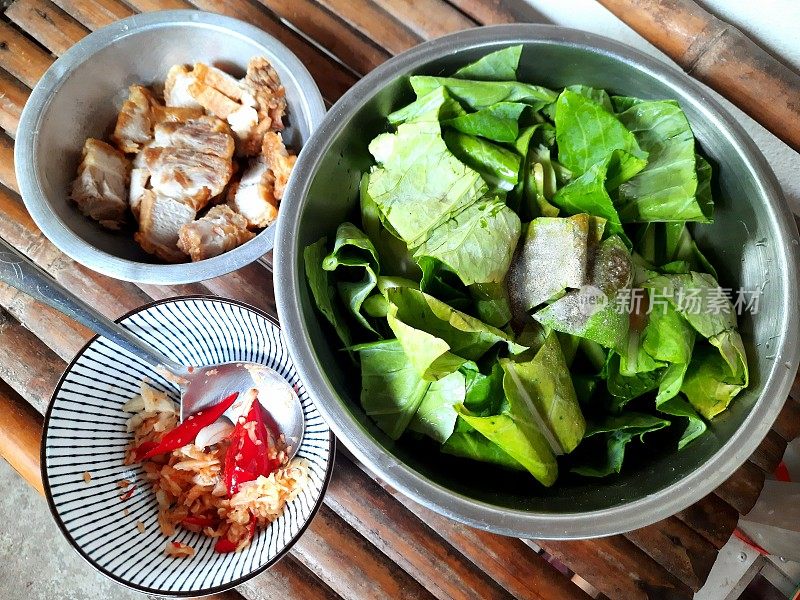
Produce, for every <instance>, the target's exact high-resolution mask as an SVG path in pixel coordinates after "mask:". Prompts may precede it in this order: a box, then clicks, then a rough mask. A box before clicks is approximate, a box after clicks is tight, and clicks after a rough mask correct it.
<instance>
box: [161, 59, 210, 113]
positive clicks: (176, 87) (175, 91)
mask: <svg viewBox="0 0 800 600" xmlns="http://www.w3.org/2000/svg"><path fill="white" fill-rule="evenodd" d="M196 81H197V80H196V78H195V76H194V75H193V74H192V70H191V69H190V68H189V67H187V66H186V65H174V66H173V67H172V68H171V69H170V70H169V71H167V79H166V81H165V82H164V102H165V103H166V105H167V106H169V107H182V108H203V107H202V106H201V105H200V103H199V102H198V101H197V100H196V99H195V97H194V96H193V95H192V94H191V93H190V92H189V87H190V86H191V85H192V84H193V83H195V82H196Z"/></svg>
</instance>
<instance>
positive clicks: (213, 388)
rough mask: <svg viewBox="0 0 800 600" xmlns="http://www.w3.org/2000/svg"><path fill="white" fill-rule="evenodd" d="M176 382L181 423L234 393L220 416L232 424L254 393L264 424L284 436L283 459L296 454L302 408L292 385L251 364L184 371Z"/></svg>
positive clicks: (235, 364)
mask: <svg viewBox="0 0 800 600" xmlns="http://www.w3.org/2000/svg"><path fill="white" fill-rule="evenodd" d="M164 370H165V369H160V371H162V374H164V375H166V377H167V378H168V379H169V378H170V377H172V375H171V374H166V373H163V371H164ZM178 383H179V384H180V386H181V421H183V420H184V419H185V418H186V417H187V416H189V415H193V414H195V413H197V412H198V411H201V410H205V409H207V408H210V407H212V406H214V404H216V403H217V402H219V401H220V400H221V399H223V398H227V397H228V396H229V395H231V394H233V393H236V392H238V393H239V397H238V398H237V399H236V401H235V402H234V403H233V404H232V405H231V407H230V408H229V409H228V410H226V411H225V412H224V413H223V414H222V417H220V418H221V419H227V420H228V421H230V423H233V424H235V423H236V421H237V419H238V418H239V417H240V416H243V413H245V412H247V410H248V408H249V406H250V401H249V393H248V392H251V393H252V392H254V393H255V395H256V398H257V400H258V402H259V403H260V404H261V408H262V409H263V410H264V411H265V413H266V415H268V416H269V419H268V420H267V422H268V423H270V425H271V426H272V427H273V430H274V431H277V432H278V433H279V434H282V435H283V436H284V439H285V441H286V448H285V450H284V451H285V452H286V455H287V457H288V458H289V459H291V458H292V457H293V456H294V455H295V454H296V453H297V449H298V447H299V442H300V440H302V439H303V432H304V428H305V424H304V423H305V419H304V418H303V407H302V405H301V404H300V399H299V398H298V397H297V394H296V393H295V391H294V389H293V388H292V386H291V385H289V383H288V382H287V381H286V380H285V379H284V378H283V377H281V375H280V374H278V373H277V372H276V371H274V370H272V369H270V368H269V367H266V366H264V365H262V364H259V363H254V362H242V361H236V362H226V363H220V364H216V365H210V366H205V367H199V368H190V369H187V373H186V375H183V376H181V378H180V380H179V381H178Z"/></svg>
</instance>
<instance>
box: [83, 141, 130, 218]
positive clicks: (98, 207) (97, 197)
mask: <svg viewBox="0 0 800 600" xmlns="http://www.w3.org/2000/svg"><path fill="white" fill-rule="evenodd" d="M128 166H129V165H128V159H127V158H125V155H124V154H123V153H122V152H120V151H119V150H117V149H116V148H114V147H113V146H110V145H109V144H106V143H105V142H101V141H100V140H96V139H94V138H89V139H87V140H86V142H85V143H84V145H83V152H82V154H81V164H80V165H79V166H78V176H77V178H76V179H75V181H74V182H73V183H72V193H71V195H70V199H71V200H72V201H73V202H74V203H75V204H77V205H78V208H79V209H80V211H81V212H82V213H83V214H84V215H86V216H88V217H91V218H92V219H94V220H95V221H98V222H99V223H100V225H102V226H103V227H106V228H108V229H119V228H120V226H121V225H122V223H124V221H125V211H126V210H127V208H128V201H127V190H126V189H125V185H126V183H127V179H128Z"/></svg>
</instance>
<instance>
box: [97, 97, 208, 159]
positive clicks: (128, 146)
mask: <svg viewBox="0 0 800 600" xmlns="http://www.w3.org/2000/svg"><path fill="white" fill-rule="evenodd" d="M204 114H205V113H204V112H203V109H202V108H199V107H198V108H184V107H166V106H163V105H162V104H161V103H160V102H159V101H158V100H157V99H156V97H155V96H154V95H153V93H152V92H151V91H150V90H148V89H147V88H146V87H143V86H141V85H132V86H131V87H130V88H129V89H128V99H127V100H125V102H123V104H122V109H121V110H120V112H119V116H117V124H116V126H115V127H114V133H113V134H112V135H111V139H112V140H113V141H114V143H115V144H116V145H117V148H119V149H120V150H122V151H123V152H125V153H127V154H133V153H136V152H139V150H141V149H142V147H143V146H145V145H146V144H148V143H149V142H150V141H151V140H152V139H153V129H154V127H155V126H156V125H157V124H158V123H161V122H167V123H185V122H186V121H188V120H190V119H198V118H200V117H202V116H203V115H204Z"/></svg>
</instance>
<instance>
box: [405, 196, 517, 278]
mask: <svg viewBox="0 0 800 600" xmlns="http://www.w3.org/2000/svg"><path fill="white" fill-rule="evenodd" d="M520 227H521V225H520V221H519V217H518V216H517V215H516V214H515V213H514V211H512V210H511V209H509V208H508V207H507V206H506V204H505V202H503V201H502V200H501V199H500V198H496V197H495V198H485V199H483V200H480V201H478V202H476V203H475V204H473V205H471V206H470V207H468V208H466V209H465V210H463V211H461V212H460V213H458V214H457V215H456V216H455V217H453V218H452V219H450V220H449V221H447V222H445V223H444V224H442V225H440V226H439V227H437V228H436V229H434V230H433V231H432V232H431V234H430V237H428V239H427V240H425V241H424V242H423V243H422V244H420V245H419V246H418V247H417V248H416V249H415V250H414V257H415V258H416V259H417V260H419V259H421V258H422V257H426V256H427V257H431V258H435V259H436V260H438V261H440V262H441V263H442V264H444V265H446V266H447V268H448V269H449V270H451V271H452V272H453V273H455V274H456V275H457V276H458V277H459V279H460V280H461V281H462V283H463V284H464V285H472V284H475V283H500V282H502V281H503V278H504V277H505V275H506V272H507V271H508V267H509V265H510V264H511V259H512V257H513V256H514V249H515V248H516V246H517V240H519V235H520Z"/></svg>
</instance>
